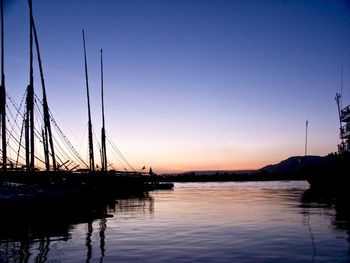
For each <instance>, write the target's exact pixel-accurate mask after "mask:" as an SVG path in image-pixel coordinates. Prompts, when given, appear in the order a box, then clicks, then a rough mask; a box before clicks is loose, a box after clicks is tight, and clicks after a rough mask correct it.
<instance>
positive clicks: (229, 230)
mask: <svg viewBox="0 0 350 263" xmlns="http://www.w3.org/2000/svg"><path fill="white" fill-rule="evenodd" d="M308 188H309V186H308V184H307V183H306V182H245V183H234V182H228V183H178V184H175V189H174V190H173V191H157V192H152V193H150V194H149V195H148V196H145V197H138V198H131V199H121V200H117V201H118V202H117V203H113V202H112V203H110V204H108V205H107V204H106V206H105V209H106V211H107V212H108V214H110V215H113V217H102V218H98V219H92V218H89V217H88V216H86V217H85V218H84V216H83V217H81V218H76V217H75V218H74V219H73V218H70V219H69V220H68V219H65V220H63V219H62V220H61V219H59V220H57V219H55V218H53V217H54V215H53V216H50V214H45V213H44V214H43V215H42V216H40V218H37V217H36V218H35V219H33V220H31V222H30V224H29V223H28V220H27V221H26V220H25V218H27V217H28V216H30V215H23V218H22V219H23V220H24V221H23V222H26V223H25V224H24V225H25V227H23V224H22V223H21V221H20V220H15V221H14V222H10V223H9V222H7V223H6V224H5V223H1V226H0V231H1V232H0V262H350V254H349V213H348V211H347V210H346V209H345V210H344V207H341V206H339V205H337V204H336V203H335V202H334V200H333V199H332V198H331V197H328V196H323V195H317V194H315V193H312V192H310V191H309V190H308ZM21 226H22V227H21Z"/></svg>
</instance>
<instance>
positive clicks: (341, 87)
mask: <svg viewBox="0 0 350 263" xmlns="http://www.w3.org/2000/svg"><path fill="white" fill-rule="evenodd" d="M343 71H344V65H343V64H341V74H340V109H342V108H343Z"/></svg>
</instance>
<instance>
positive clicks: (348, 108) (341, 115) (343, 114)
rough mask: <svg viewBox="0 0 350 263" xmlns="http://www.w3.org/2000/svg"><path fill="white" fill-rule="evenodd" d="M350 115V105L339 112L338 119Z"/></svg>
mask: <svg viewBox="0 0 350 263" xmlns="http://www.w3.org/2000/svg"><path fill="white" fill-rule="evenodd" d="M349 113H350V105H349V106H347V107H345V108H344V109H342V110H341V113H340V117H341V118H344V117H345V116H346V115H348V114H349Z"/></svg>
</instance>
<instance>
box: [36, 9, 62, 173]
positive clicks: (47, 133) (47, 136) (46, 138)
mask: <svg viewBox="0 0 350 263" xmlns="http://www.w3.org/2000/svg"><path fill="white" fill-rule="evenodd" d="M31 22H32V26H33V32H34V40H35V46H36V51H37V57H38V63H39V70H40V79H41V86H42V92H43V108H44V109H43V111H44V131H43V144H44V155H45V166H46V170H47V171H49V170H50V158H49V146H50V149H51V156H52V167H53V170H54V171H56V170H57V166H56V157H55V149H54V146H53V140H52V131H51V122H50V114H49V106H48V103H47V97H46V87H45V79H44V72H43V67H42V63H41V56H40V49H39V40H38V35H37V32H36V28H35V23H34V17H33V15H32V19H31Z"/></svg>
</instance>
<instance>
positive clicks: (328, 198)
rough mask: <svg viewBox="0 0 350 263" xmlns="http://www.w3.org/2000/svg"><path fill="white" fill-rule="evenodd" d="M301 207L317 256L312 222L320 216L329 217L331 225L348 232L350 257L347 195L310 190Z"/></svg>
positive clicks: (349, 224) (305, 194) (349, 219)
mask: <svg viewBox="0 0 350 263" xmlns="http://www.w3.org/2000/svg"><path fill="white" fill-rule="evenodd" d="M301 207H302V208H304V209H303V214H304V215H305V217H306V224H307V225H308V228H309V231H310V237H311V240H312V245H313V248H314V253H315V254H316V253H317V249H316V245H315V241H314V236H313V231H312V227H311V225H310V220H311V217H312V216H313V215H320V216H323V217H325V216H327V217H329V220H330V222H331V225H332V226H333V227H334V228H335V229H339V230H345V231H346V232H347V235H348V237H347V240H348V242H349V250H348V254H349V255H350V207H349V204H348V197H347V196H346V195H340V194H339V193H338V194H336V193H331V192H326V191H317V190H315V189H308V190H306V191H305V192H304V194H303V196H302V198H301Z"/></svg>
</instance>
